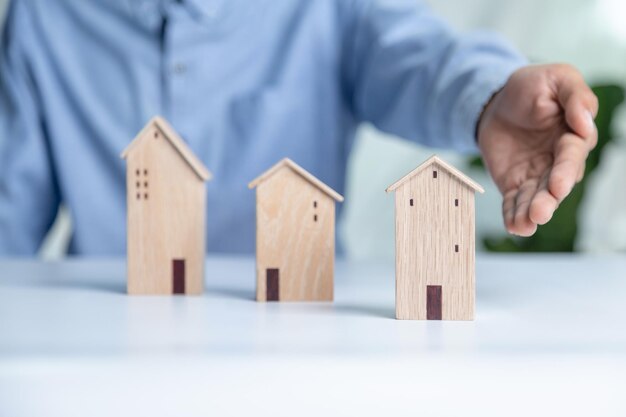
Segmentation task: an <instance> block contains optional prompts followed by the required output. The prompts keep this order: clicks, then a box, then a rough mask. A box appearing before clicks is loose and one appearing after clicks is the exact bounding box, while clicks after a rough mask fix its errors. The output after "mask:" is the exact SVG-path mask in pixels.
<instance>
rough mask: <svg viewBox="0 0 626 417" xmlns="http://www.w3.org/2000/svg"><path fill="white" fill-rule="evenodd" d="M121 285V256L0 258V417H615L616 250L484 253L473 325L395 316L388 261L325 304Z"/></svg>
mask: <svg viewBox="0 0 626 417" xmlns="http://www.w3.org/2000/svg"><path fill="white" fill-rule="evenodd" d="M206 282H207V291H206V294H205V295H204V296H199V297H183V296H177V297H154V296H152V297H150V296H135V297H129V296H127V295H126V294H125V266H124V262H123V260H84V261H83V260H81V261H77V260H74V261H72V260H70V261H64V262H60V263H43V262H36V261H6V260H5V261H0V416H2V417H4V416H11V417H20V416H28V417H33V416H46V417H54V416H63V417H68V416H74V415H76V416H107V417H109V416H126V415H128V416H150V417H155V416H227V415H250V414H251V413H254V415H256V416H258V415H268V416H270V415H271V416H295V415H297V416H309V415H351V416H352V415H354V416H359V415H406V416H412V417H414V416H418V415H419V416H459V415H463V416H472V415H477V416H478V415H480V416H483V417H484V416H492V415H493V416H517V415H520V416H528V415H550V416H555V415H568V416H571V415H584V416H622V417H623V416H624V415H626V256H621V257H619V256H604V257H583V256H567V255H557V256H552V255H550V256H548V255H544V256H482V257H480V256H479V258H478V261H477V302H476V304H477V316H476V320H475V321H474V322H432V321H431V322H419V321H397V320H395V319H394V318H393V317H394V275H393V265H392V264H376V263H369V264H365V263H360V264H354V263H346V262H338V264H337V268H336V287H335V302H334V303H308V304H307V303H302V304H294V303H291V304H285V303H268V304H264V303H256V302H255V301H254V300H253V297H254V261H253V259H252V258H234V257H230V258H209V259H208V261H207V279H206Z"/></svg>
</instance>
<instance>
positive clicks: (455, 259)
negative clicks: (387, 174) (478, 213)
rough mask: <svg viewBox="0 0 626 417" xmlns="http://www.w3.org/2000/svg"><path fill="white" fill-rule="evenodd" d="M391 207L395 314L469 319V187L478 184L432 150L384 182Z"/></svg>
mask: <svg viewBox="0 0 626 417" xmlns="http://www.w3.org/2000/svg"><path fill="white" fill-rule="evenodd" d="M391 191H395V207H396V318H398V319H409V320H442V319H443V320H473V319H474V298H475V271H474V262H475V235H474V193H475V192H476V191H478V192H480V193H483V192H484V190H483V188H482V187H481V186H480V185H478V184H477V183H475V182H474V181H472V180H471V179H470V178H468V177H467V176H465V175H464V174H462V173H461V172H459V171H458V170H457V169H455V168H454V167H452V166H450V165H449V164H447V163H445V162H444V161H442V160H441V159H440V158H438V157H437V156H432V157H431V158H429V159H428V160H426V161H425V162H424V163H423V164H421V165H420V166H418V167H417V168H415V169H414V170H413V171H411V172H409V173H408V174H407V175H405V176H404V177H402V178H401V179H400V180H398V181H397V182H395V183H394V184H392V185H391V186H389V188H387V192H391Z"/></svg>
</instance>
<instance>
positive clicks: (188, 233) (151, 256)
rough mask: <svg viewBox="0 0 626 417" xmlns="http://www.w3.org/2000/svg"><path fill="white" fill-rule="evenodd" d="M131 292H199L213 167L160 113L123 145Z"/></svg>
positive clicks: (201, 285)
mask: <svg viewBox="0 0 626 417" xmlns="http://www.w3.org/2000/svg"><path fill="white" fill-rule="evenodd" d="M123 157H124V158H125V159H126V163H127V168H126V169H127V171H126V189H127V192H126V198H127V209H128V213H127V234H128V239H127V252H128V257H127V265H128V266H127V267H128V293H129V294H174V293H181V294H200V293H202V291H203V288H204V254H205V230H206V219H205V217H206V187H205V181H206V180H208V179H209V178H210V173H209V172H208V171H207V170H206V168H204V166H203V165H202V164H201V163H200V162H199V161H198V160H197V159H196V158H195V157H194V156H193V155H192V154H191V151H190V150H189V149H188V148H187V146H186V145H185V144H184V142H183V141H182V139H180V138H179V137H178V136H177V135H176V133H175V132H174V131H173V129H171V127H169V125H167V123H166V122H165V121H164V120H163V119H160V118H155V119H153V120H151V121H150V122H149V123H148V124H147V125H146V127H145V128H144V129H143V130H142V131H141V132H140V134H139V135H138V136H137V138H136V139H135V140H134V141H133V142H132V143H131V145H129V147H128V148H127V150H126V151H124V154H123Z"/></svg>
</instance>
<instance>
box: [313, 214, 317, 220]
mask: <svg viewBox="0 0 626 417" xmlns="http://www.w3.org/2000/svg"><path fill="white" fill-rule="evenodd" d="M313 221H314V222H316V221H317V214H314V215H313Z"/></svg>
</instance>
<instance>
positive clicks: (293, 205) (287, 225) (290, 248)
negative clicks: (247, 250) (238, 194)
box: [249, 159, 343, 301]
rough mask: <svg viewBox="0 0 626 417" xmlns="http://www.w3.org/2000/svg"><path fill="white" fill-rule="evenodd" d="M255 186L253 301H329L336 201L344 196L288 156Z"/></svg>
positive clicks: (333, 254)
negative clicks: (255, 287) (255, 284)
mask: <svg viewBox="0 0 626 417" xmlns="http://www.w3.org/2000/svg"><path fill="white" fill-rule="evenodd" d="M249 187H250V188H255V187H256V274H257V292H256V297H257V300H258V301H332V299H333V286H334V284H333V274H334V261H335V201H340V202H341V201H343V197H342V196H341V195H339V194H338V193H336V192H335V191H333V190H332V189H331V188H329V187H328V186H327V185H325V184H324V183H322V182H321V181H320V180H318V179H317V178H315V177H314V176H313V175H311V174H310V173H309V172H307V171H306V170H305V169H303V168H302V167H300V166H299V165H297V164H296V163H294V162H293V161H291V160H289V159H283V160H281V161H280V162H278V163H277V164H276V165H274V166H273V167H272V168H270V169H269V170H267V171H266V172H265V173H263V174H262V175H261V176H259V177H258V178H256V179H255V180H253V181H252V182H251V183H250V184H249Z"/></svg>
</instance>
